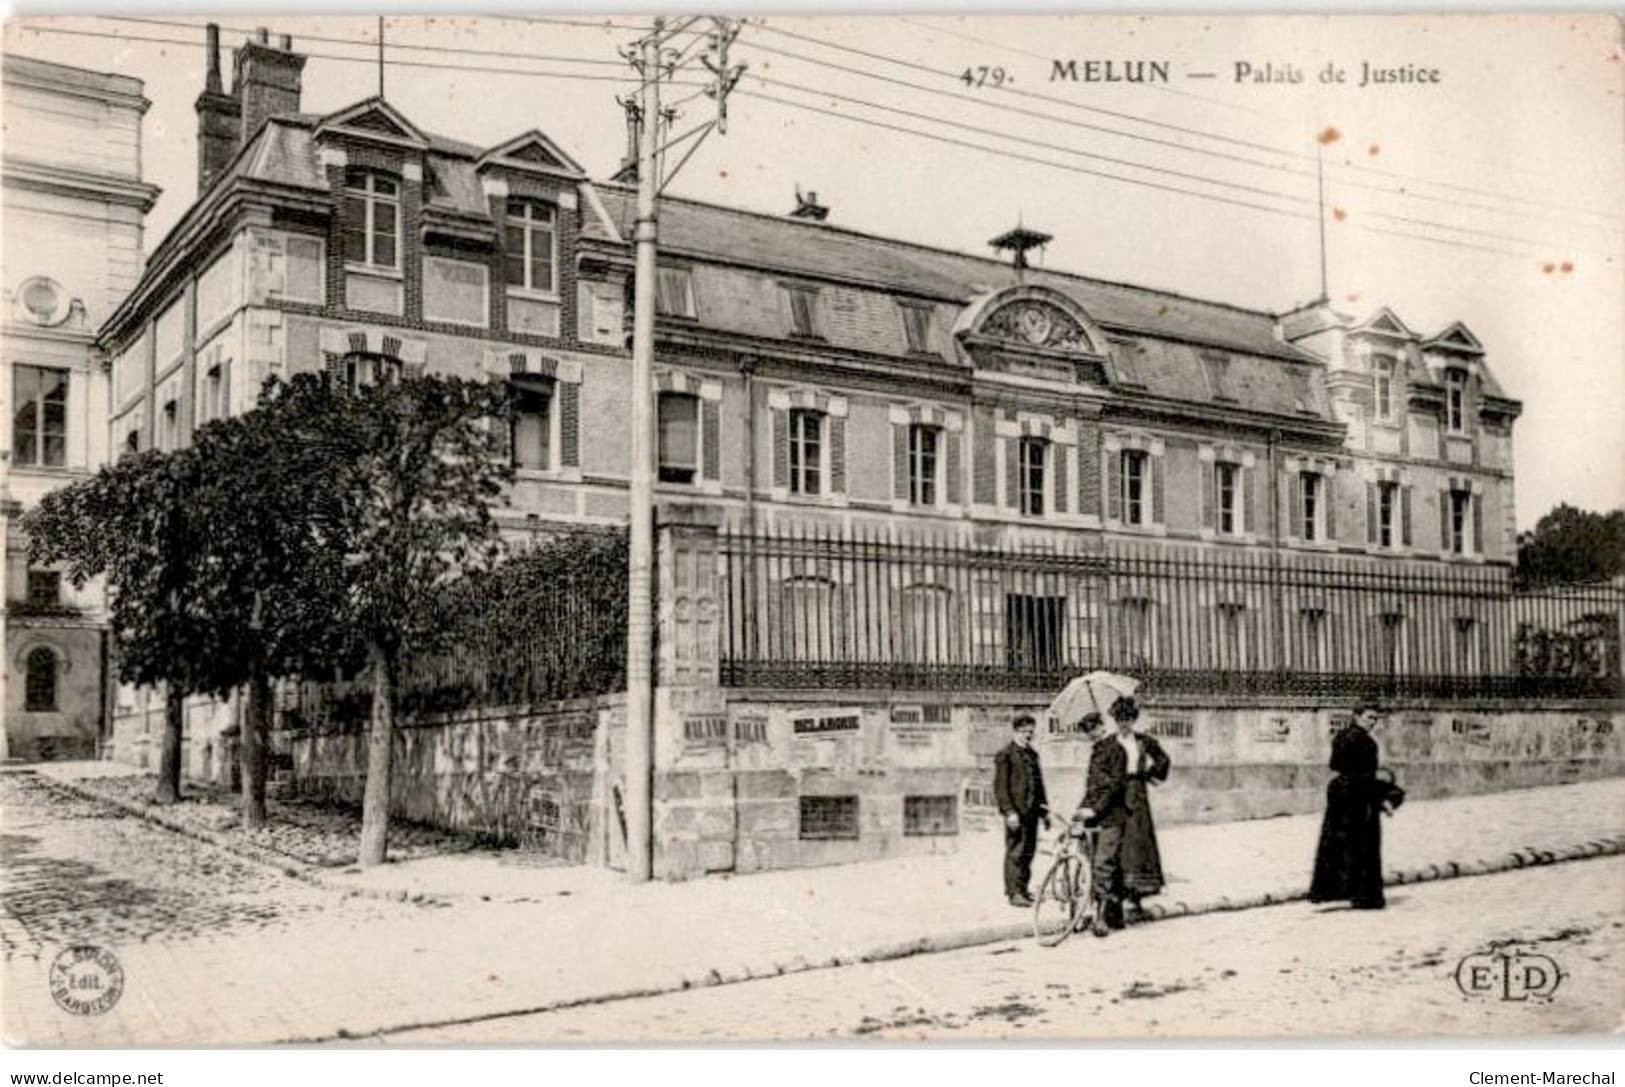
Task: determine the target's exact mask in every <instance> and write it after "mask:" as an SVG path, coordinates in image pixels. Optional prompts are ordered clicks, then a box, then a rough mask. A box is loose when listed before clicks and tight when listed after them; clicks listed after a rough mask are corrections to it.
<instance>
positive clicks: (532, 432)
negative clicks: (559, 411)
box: [508, 376, 553, 470]
mask: <svg viewBox="0 0 1625 1087" xmlns="http://www.w3.org/2000/svg"><path fill="white" fill-rule="evenodd" d="M508 387H509V389H511V390H512V392H513V422H512V424H511V426H512V431H511V433H512V437H513V442H512V445H513V449H512V455H513V466H514V467H515V468H535V469H541V470H545V469H546V468H548V467H549V466H550V465H551V464H552V426H551V425H550V424H551V423H552V407H553V383H552V382H551V381H548V380H547V379H546V378H540V377H526V376H515V377H513V378H510V379H509V381H508Z"/></svg>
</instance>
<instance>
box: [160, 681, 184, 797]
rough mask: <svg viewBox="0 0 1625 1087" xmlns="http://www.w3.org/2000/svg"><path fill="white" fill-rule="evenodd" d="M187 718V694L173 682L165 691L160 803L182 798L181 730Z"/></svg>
mask: <svg viewBox="0 0 1625 1087" xmlns="http://www.w3.org/2000/svg"><path fill="white" fill-rule="evenodd" d="M185 718H186V695H185V694H183V693H181V690H180V688H179V687H176V686H175V685H174V684H173V683H171V684H169V685H168V686H167V687H166V688H165V692H164V740H163V747H161V748H160V749H159V754H158V791H157V796H156V799H157V801H158V803H160V804H173V803H175V801H177V800H179V799H180V798H181V731H182V725H183V724H184V723H185Z"/></svg>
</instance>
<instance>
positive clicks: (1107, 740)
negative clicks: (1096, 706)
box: [1078, 698, 1169, 936]
mask: <svg viewBox="0 0 1625 1087" xmlns="http://www.w3.org/2000/svg"><path fill="white" fill-rule="evenodd" d="M1110 713H1111V716H1112V718H1113V720H1114V721H1115V722H1116V723H1117V730H1116V731H1115V732H1113V733H1112V734H1110V735H1106V736H1102V737H1100V738H1099V739H1098V740H1096V741H1095V745H1094V748H1093V750H1092V751H1091V752H1090V755H1089V780H1088V785H1087V786H1086V788H1085V789H1084V794H1083V802H1082V803H1081V804H1080V805H1079V806H1078V812H1079V814H1080V815H1082V816H1083V817H1084V818H1085V821H1086V822H1088V823H1089V824H1091V825H1093V826H1098V827H1099V828H1100V836H1099V838H1098V839H1097V840H1096V843H1095V863H1094V879H1095V886H1096V887H1097V888H1099V895H1100V897H1099V899H1098V900H1097V901H1098V907H1097V911H1098V912H1097V917H1096V924H1095V934H1096V935H1099V936H1104V935H1105V934H1106V929H1107V928H1108V927H1110V928H1120V927H1121V926H1122V923H1123V922H1122V911H1123V901H1124V899H1127V900H1128V901H1129V902H1131V903H1133V904H1134V905H1135V906H1136V907H1138V905H1139V902H1140V899H1142V898H1146V897H1148V896H1150V895H1154V894H1157V893H1159V892H1160V891H1161V890H1162V885H1163V876H1162V855H1161V853H1160V852H1159V851H1158V849H1157V828H1156V824H1155V823H1154V822H1153V821H1152V818H1151V796H1150V790H1149V786H1150V784H1151V783H1153V782H1160V781H1166V780H1168V769H1169V761H1168V756H1167V754H1166V753H1165V752H1164V751H1163V750H1162V745H1161V744H1159V743H1157V741H1156V740H1155V739H1153V738H1152V737H1150V736H1143V735H1141V734H1139V733H1137V732H1135V731H1134V722H1135V721H1136V720H1137V719H1138V718H1139V716H1140V710H1139V707H1138V706H1137V705H1135V703H1134V700H1133V699H1132V698H1119V699H1118V700H1117V701H1116V702H1114V703H1113V704H1112V707H1111V710H1110Z"/></svg>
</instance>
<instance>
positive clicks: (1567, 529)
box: [1518, 502, 1625, 586]
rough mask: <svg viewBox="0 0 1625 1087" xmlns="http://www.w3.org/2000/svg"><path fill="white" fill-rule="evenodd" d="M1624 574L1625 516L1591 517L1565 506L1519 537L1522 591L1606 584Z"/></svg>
mask: <svg viewBox="0 0 1625 1087" xmlns="http://www.w3.org/2000/svg"><path fill="white" fill-rule="evenodd" d="M1622 573H1625V510H1614V511H1613V512H1611V513H1592V512H1590V511H1588V510H1582V509H1577V508H1575V507H1574V506H1571V505H1569V504H1568V503H1566V502H1565V503H1562V504H1560V505H1558V506H1556V507H1555V508H1553V509H1552V510H1551V511H1550V512H1549V513H1547V514H1546V515H1545V516H1544V517H1542V518H1541V519H1540V520H1539V521H1538V522H1536V523H1535V529H1534V531H1533V532H1524V533H1520V534H1519V536H1518V580H1519V582H1520V583H1521V584H1523V585H1526V586H1528V585H1553V584H1580V583H1585V582H1597V581H1607V580H1609V579H1611V578H1615V577H1618V576H1620V575H1621V574H1622Z"/></svg>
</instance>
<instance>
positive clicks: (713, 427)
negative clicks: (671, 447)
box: [700, 400, 722, 479]
mask: <svg viewBox="0 0 1625 1087" xmlns="http://www.w3.org/2000/svg"><path fill="white" fill-rule="evenodd" d="M700 444H701V445H703V446H704V447H705V448H704V449H703V450H702V451H701V455H702V456H703V457H704V459H705V467H704V474H705V478H706V479H721V478H722V412H721V410H720V408H719V405H718V404H717V402H716V401H715V400H702V401H700Z"/></svg>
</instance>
